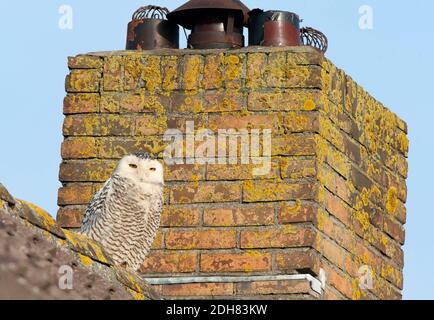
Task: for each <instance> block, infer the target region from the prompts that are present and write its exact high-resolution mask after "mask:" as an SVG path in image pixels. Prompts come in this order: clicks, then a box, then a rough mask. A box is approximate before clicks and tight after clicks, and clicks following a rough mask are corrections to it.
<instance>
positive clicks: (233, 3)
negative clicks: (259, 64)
mask: <svg viewBox="0 0 434 320" xmlns="http://www.w3.org/2000/svg"><path fill="white" fill-rule="evenodd" d="M206 10H210V11H212V10H218V11H228V12H230V11H235V13H236V14H237V15H238V16H239V17H240V19H242V21H243V24H244V26H247V25H248V19H249V15H248V13H249V11H250V9H249V8H248V7H246V5H244V4H243V3H242V2H241V1H239V0H190V1H188V2H187V3H185V4H183V5H182V6H180V7H179V8H177V9H176V10H174V11H172V12H170V13H169V14H168V15H167V18H168V19H169V20H171V21H173V22H175V23H177V24H179V25H181V26H183V27H184V28H186V29H189V30H192V29H193V27H194V25H195V23H196V21H197V19H198V18H200V17H201V16H202V15H203V12H204V11H206Z"/></svg>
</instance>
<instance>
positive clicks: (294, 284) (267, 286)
mask: <svg viewBox="0 0 434 320" xmlns="http://www.w3.org/2000/svg"><path fill="white" fill-rule="evenodd" d="M310 292H311V287H310V282H309V281H308V280H281V281H257V282H243V283H239V284H238V286H237V294H239V295H275V294H293V293H300V294H301V293H310Z"/></svg>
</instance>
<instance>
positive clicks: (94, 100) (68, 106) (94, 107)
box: [63, 93, 99, 115]
mask: <svg viewBox="0 0 434 320" xmlns="http://www.w3.org/2000/svg"><path fill="white" fill-rule="evenodd" d="M98 104H99V95H98V94H93V93H83V94H68V95H67V96H66V97H65V99H64V100H63V113H64V114H66V115H67V114H75V113H96V112H98Z"/></svg>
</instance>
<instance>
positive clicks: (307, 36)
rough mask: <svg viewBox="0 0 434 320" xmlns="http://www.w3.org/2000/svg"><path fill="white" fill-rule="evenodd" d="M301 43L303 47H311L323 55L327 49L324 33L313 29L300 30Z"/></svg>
mask: <svg viewBox="0 0 434 320" xmlns="http://www.w3.org/2000/svg"><path fill="white" fill-rule="evenodd" d="M301 42H302V43H303V45H305V46H311V47H314V48H315V49H318V50H319V51H321V52H323V53H325V52H326V51H327V48H328V40H327V37H326V36H325V34H324V33H322V32H321V31H318V30H316V29H314V28H309V27H307V28H302V29H301Z"/></svg>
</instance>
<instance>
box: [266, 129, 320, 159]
mask: <svg viewBox="0 0 434 320" xmlns="http://www.w3.org/2000/svg"><path fill="white" fill-rule="evenodd" d="M271 153H272V155H273V156H313V155H315V154H316V141H315V137H314V135H297V134H290V135H285V136H279V137H275V138H273V139H272V144H271Z"/></svg>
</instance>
